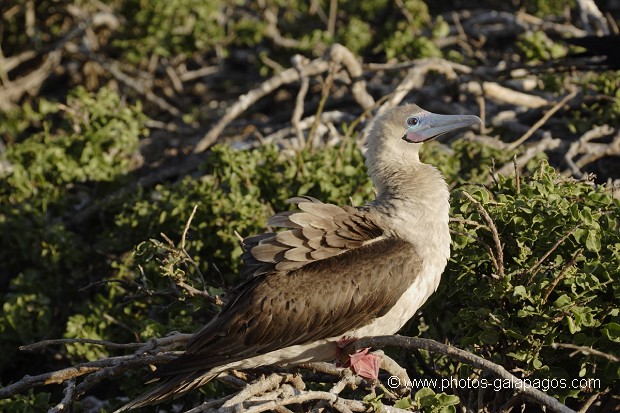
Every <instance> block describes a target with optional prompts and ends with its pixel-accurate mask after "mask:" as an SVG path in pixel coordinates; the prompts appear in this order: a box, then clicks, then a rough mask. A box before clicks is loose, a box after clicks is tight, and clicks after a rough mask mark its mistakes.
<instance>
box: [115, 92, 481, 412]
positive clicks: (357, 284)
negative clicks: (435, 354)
mask: <svg viewBox="0 0 620 413" xmlns="http://www.w3.org/2000/svg"><path fill="white" fill-rule="evenodd" d="M480 122H481V120H480V118H479V117H477V116H474V115H440V114H435V113H431V112H428V111H425V110H423V109H421V108H420V107H418V106H417V105H415V104H404V105H400V106H396V107H393V108H391V109H388V110H386V111H385V112H384V113H383V114H381V115H379V116H377V117H376V118H375V119H374V120H373V122H372V123H371V126H370V129H369V133H368V136H367V139H366V142H365V153H364V155H365V158H366V166H367V170H368V174H369V175H370V177H371V179H372V181H373V183H374V186H375V188H376V197H375V200H374V201H372V202H369V203H367V204H366V205H364V206H360V207H353V206H337V205H334V204H328V203H323V202H321V201H319V200H317V199H315V198H313V197H310V196H296V197H294V198H291V199H290V200H288V202H289V203H290V204H294V205H295V206H296V207H297V209H295V210H292V211H286V212H280V213H277V214H275V215H274V216H272V217H271V218H270V219H269V221H268V225H269V226H270V227H272V228H282V229H283V230H280V231H279V232H267V233H264V234H260V235H257V236H252V237H248V238H245V239H244V240H243V243H242V247H243V254H242V260H243V266H242V268H243V269H242V270H241V275H242V276H243V277H245V281H244V282H242V283H241V284H240V285H239V286H237V287H236V288H235V289H234V290H233V291H232V294H231V299H230V300H229V301H228V302H227V303H226V304H225V305H224V307H223V308H222V309H221V311H220V313H219V314H218V315H216V316H215V317H214V318H213V319H212V320H211V321H210V322H209V323H208V324H206V325H205V326H204V327H203V328H202V329H201V330H199V331H198V332H197V333H195V335H193V336H192V337H191V339H190V340H189V341H188V343H187V344H186V348H185V352H184V354H182V355H180V356H179V357H178V358H176V359H174V360H172V361H170V362H169V363H167V364H164V365H162V366H159V367H157V370H156V371H155V372H154V375H155V376H156V378H157V379H158V380H160V381H161V382H160V383H159V384H157V385H156V386H155V387H154V388H152V389H151V390H150V391H147V392H146V393H144V394H143V395H141V396H139V397H138V398H137V399H135V400H133V401H131V402H129V403H127V404H126V405H124V406H123V407H121V408H120V409H119V410H117V412H122V411H126V410H130V409H134V408H138V407H143V406H148V405H152V404H157V403H159V402H162V401H164V400H167V399H169V398H172V397H178V396H180V395H182V394H185V393H187V392H189V391H190V390H192V389H195V388H198V387H200V386H202V385H204V384H206V383H208V382H209V381H210V380H212V379H213V378H215V377H216V376H217V375H218V374H221V373H224V372H227V371H230V370H244V369H252V368H257V367H260V366H265V365H279V366H289V365H296V364H301V363H306V362H315V361H334V360H336V359H337V358H338V357H339V354H340V350H341V348H342V347H344V345H343V343H344V344H347V343H350V341H351V340H355V339H358V338H361V337H365V336H378V335H391V334H395V333H396V332H397V331H398V330H399V329H400V328H401V327H403V325H404V324H405V323H406V322H407V321H408V320H409V319H410V318H411V317H413V316H414V315H415V313H416V312H417V311H418V309H419V308H420V307H421V306H422V304H423V303H424V302H425V301H426V300H427V299H428V297H429V296H430V295H431V294H433V293H434V292H435V290H436V289H437V287H438V285H439V282H440V279H441V274H442V272H443V271H444V268H445V266H446V264H447V261H448V258H449V255H450V242H451V241H450V232H449V228H448V221H449V216H448V215H449V191H448V186H447V184H446V181H445V179H444V178H443V176H442V174H441V173H440V172H439V170H438V169H437V168H436V167H435V166H432V165H430V164H426V163H423V162H421V161H420V157H419V150H420V147H421V146H422V144H423V143H424V142H426V141H429V140H431V139H434V138H436V137H437V136H440V135H442V134H444V133H447V132H450V131H453V130H456V129H462V128H466V127H470V126H474V125H476V124H479V123H480ZM365 350H366V351H362V352H361V353H359V354H358V355H357V356H356V357H352V358H351V363H352V365H351V367H352V368H353V370H354V371H356V372H357V373H358V374H361V373H360V372H362V373H365V374H366V377H375V378H376V375H377V374H378V369H379V364H378V363H377V360H376V357H379V356H377V355H375V354H371V353H368V352H367V349H365Z"/></svg>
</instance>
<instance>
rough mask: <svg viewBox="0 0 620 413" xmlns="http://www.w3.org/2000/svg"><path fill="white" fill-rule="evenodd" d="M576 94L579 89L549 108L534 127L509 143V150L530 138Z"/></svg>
mask: <svg viewBox="0 0 620 413" xmlns="http://www.w3.org/2000/svg"><path fill="white" fill-rule="evenodd" d="M575 96H577V90H573V91H572V92H570V93H569V94H568V95H566V96H564V97H563V98H562V99H561V100H560V101H559V102H558V103H556V104H555V105H554V106H553V107H552V108H551V109H549V111H548V112H547V113H545V114H544V115H543V117H542V118H540V119H539V120H538V121H537V122H536V123H535V124H533V125H532V127H531V128H530V129H529V130H528V131H527V132H526V133H525V134H523V136H521V137H520V138H519V139H517V140H516V141H514V142H513V143H511V144H510V145H508V150H513V149H515V148H516V147H517V146H519V145H521V144H522V143H523V142H525V141H526V140H528V139H529V138H530V137H531V136H532V134H533V133H534V132H535V131H536V130H537V129H538V128H540V127H541V126H542V125H544V124H545V122H547V121H548V120H549V118H551V116H553V115H554V114H555V113H556V112H557V111H558V110H560V109H561V108H562V107H563V106H564V105H566V103H568V101H569V100H571V99H572V98H574V97H575Z"/></svg>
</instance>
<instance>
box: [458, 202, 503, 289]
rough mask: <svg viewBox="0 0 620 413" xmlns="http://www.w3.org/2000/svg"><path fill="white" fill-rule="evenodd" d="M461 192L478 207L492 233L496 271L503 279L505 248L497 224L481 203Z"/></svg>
mask: <svg viewBox="0 0 620 413" xmlns="http://www.w3.org/2000/svg"><path fill="white" fill-rule="evenodd" d="M461 192H462V193H463V195H465V197H466V198H467V199H469V200H470V202H471V203H472V204H474V205H475V206H476V208H477V209H478V211H479V212H480V214H481V215H482V217H483V218H484V220H485V222H486V223H487V226H488V227H489V230H490V231H491V235H493V241H494V242H495V252H496V254H493V253H492V254H491V255H492V257H494V258H495V260H496V261H495V262H496V264H495V266H496V268H495V269H496V271H497V275H498V276H499V277H500V278H503V277H504V247H503V245H502V242H501V240H500V239H499V233H498V232H497V227H496V226H495V222H493V219H492V218H491V216H490V215H489V213H488V212H487V211H486V209H484V207H483V206H482V204H481V203H480V202H478V201H477V200H476V199H474V197H473V196H471V195H470V194H469V193H467V191H461Z"/></svg>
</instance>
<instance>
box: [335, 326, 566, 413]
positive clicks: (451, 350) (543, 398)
mask: <svg viewBox="0 0 620 413" xmlns="http://www.w3.org/2000/svg"><path fill="white" fill-rule="evenodd" d="M389 346H393V347H398V348H404V349H408V350H413V349H423V350H427V351H431V352H433V353H439V354H443V355H446V356H448V357H450V358H453V359H455V360H458V361H461V362H463V363H466V364H468V365H470V366H473V367H475V368H479V369H481V370H483V371H485V372H487V373H490V374H492V375H493V376H495V377H498V378H501V379H504V380H507V381H508V382H509V383H513V384H514V385H515V387H516V391H517V392H522V394H523V396H524V397H525V398H526V399H528V400H531V401H534V402H537V403H539V404H541V405H543V406H546V407H547V408H548V409H549V410H551V411H553V412H557V413H575V411H574V410H572V409H569V408H568V407H566V406H564V405H563V404H562V403H560V402H559V401H557V400H556V399H555V398H553V397H551V396H548V395H546V394H545V393H543V392H542V391H540V390H538V389H536V388H535V387H532V386H530V385H528V384H527V383H525V382H523V381H522V380H521V379H519V378H517V377H516V376H514V375H513V374H511V373H509V372H508V371H507V370H506V369H505V368H503V367H502V366H499V365H497V364H495V363H493V362H491V361H489V360H485V359H483V358H482V357H479V356H477V355H475V354H472V353H470V352H468V351H465V350H461V349H459V348H456V347H452V346H449V345H447V344H442V343H439V342H437V341H435V340H429V339H423V338H415V337H403V336H398V335H395V336H381V337H364V338H360V339H359V340H356V341H354V342H353V343H351V344H350V345H349V347H352V349H354V350H359V349H362V348H366V347H373V348H382V347H389ZM347 350H348V351H350V350H349V349H347Z"/></svg>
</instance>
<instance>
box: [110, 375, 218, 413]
mask: <svg viewBox="0 0 620 413" xmlns="http://www.w3.org/2000/svg"><path fill="white" fill-rule="evenodd" d="M216 376H217V374H215V375H206V374H205V372H204V371H197V372H192V373H189V374H185V375H181V376H176V377H172V378H169V379H166V381H164V382H162V383H160V384H158V385H157V386H156V387H154V388H153V389H151V390H150V391H149V392H147V393H144V394H143V395H142V396H140V397H138V398H137V399H135V400H132V401H130V402H129V403H127V404H126V405H124V406H123V407H121V408H120V409H118V410H116V411H115V412H114V413H120V412H125V411H127V410H132V409H137V408H139V407H144V406H149V405H151V404H157V403H161V402H163V401H164V400H167V399H170V398H176V397H179V396H181V395H183V394H185V393H187V392H188V391H190V390H193V389H195V388H197V387H200V386H203V385H205V384H207V383H208V382H210V381H211V380H213V379H214V378H215V377H216Z"/></svg>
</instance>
